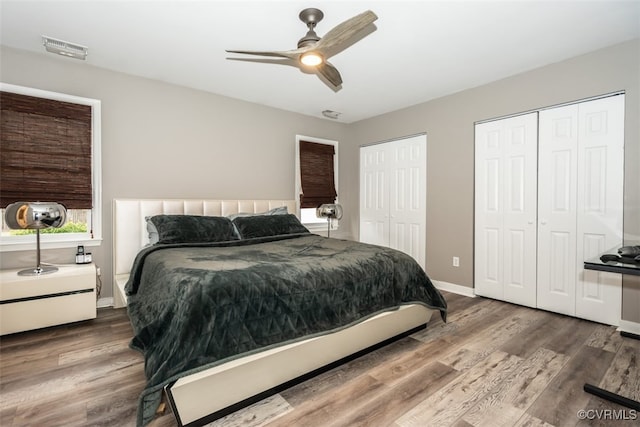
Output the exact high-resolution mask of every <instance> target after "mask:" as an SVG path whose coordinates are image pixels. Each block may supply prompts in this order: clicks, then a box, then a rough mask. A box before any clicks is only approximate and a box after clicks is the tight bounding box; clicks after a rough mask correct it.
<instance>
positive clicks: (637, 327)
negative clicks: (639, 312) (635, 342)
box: [618, 320, 640, 335]
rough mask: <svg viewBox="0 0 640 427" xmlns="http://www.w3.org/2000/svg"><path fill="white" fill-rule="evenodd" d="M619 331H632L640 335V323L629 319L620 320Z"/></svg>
mask: <svg viewBox="0 0 640 427" xmlns="http://www.w3.org/2000/svg"><path fill="white" fill-rule="evenodd" d="M618 331H622V332H630V333H632V334H636V335H640V323H636V322H631V321H629V320H620V326H618Z"/></svg>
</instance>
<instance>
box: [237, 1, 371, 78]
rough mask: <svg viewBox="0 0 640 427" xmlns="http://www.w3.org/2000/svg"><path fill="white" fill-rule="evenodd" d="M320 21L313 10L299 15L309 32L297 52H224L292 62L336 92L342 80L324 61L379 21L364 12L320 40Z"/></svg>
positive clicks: (317, 12) (329, 64)
mask: <svg viewBox="0 0 640 427" xmlns="http://www.w3.org/2000/svg"><path fill="white" fill-rule="evenodd" d="M323 17H324V14H323V13H322V11H321V10H319V9H315V8H307V9H304V10H303V11H302V12H300V15H299V18H300V20H301V21H302V22H304V23H305V24H306V25H307V28H309V31H307V34H306V35H305V36H304V37H302V38H301V39H300V40H298V48H297V49H293V50H286V51H250V50H227V51H226V52H229V53H241V54H245V55H258V56H271V57H279V58H287V59H289V60H293V61H295V62H296V63H297V64H298V65H299V66H301V67H302V68H303V69H304V70H312V71H315V72H316V73H317V74H318V75H319V76H321V77H324V79H325V80H326V81H327V82H328V83H329V84H330V86H332V87H333V89H334V90H338V89H339V88H340V87H341V86H342V77H341V76H340V73H339V72H338V70H337V69H336V67H334V66H333V65H331V63H329V61H327V59H329V57H331V56H333V55H335V54H337V53H338V52H341V51H342V50H344V49H345V48H346V47H348V46H350V45H352V44H354V43H356V42H357V41H359V40H360V39H361V38H362V37H361V34H360V33H361V31H362V30H364V29H365V28H366V27H367V26H368V25H370V24H372V23H373V22H374V21H375V20H376V19H378V17H377V16H376V14H375V13H373V12H372V11H370V10H367V11H366V12H363V13H361V14H359V15H356V16H354V17H353V18H350V19H347V20H346V21H344V22H343V23H341V24H338V25H337V26H335V27H334V28H332V29H331V30H330V31H329V32H328V33H327V34H325V36H324V37H322V38H320V37H318V35H317V34H316V32H315V31H314V29H315V27H316V24H317V23H318V22H320V21H321V20H322V18H323ZM367 35H368V33H367Z"/></svg>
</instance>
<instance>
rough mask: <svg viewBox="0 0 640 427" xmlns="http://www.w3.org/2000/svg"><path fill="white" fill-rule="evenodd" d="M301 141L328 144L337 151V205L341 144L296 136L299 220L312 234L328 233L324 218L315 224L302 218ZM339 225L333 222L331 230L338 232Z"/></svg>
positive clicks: (334, 176) (335, 221)
mask: <svg viewBox="0 0 640 427" xmlns="http://www.w3.org/2000/svg"><path fill="white" fill-rule="evenodd" d="M300 141H308V142H315V143H318V144H327V145H333V148H334V150H335V153H334V155H333V180H334V184H335V186H336V193H337V196H336V203H340V202H339V198H340V189H339V186H340V184H339V181H338V165H339V154H338V153H339V150H338V147H339V142H338V141H334V140H331V139H323V138H315V137H312V136H305V135H296V143H295V146H296V148H295V153H296V154H295V156H296V182H295V189H294V190H295V194H294V199H295V201H296V209H297V211H298V212H297V213H298V218H300V221H301V222H302V224H303V225H304V226H305V227H307V228H308V229H309V231H311V232H323V231H324V232H326V231H327V220H325V219H324V218H316V219H317V221H313V222H304V218H303V217H302V209H301V208H300V193H302V180H301V177H300ZM307 209H308V210H309V211H311V210H312V209H313V208H307ZM339 223H340V221H338V220H331V230H337V229H338V228H339Z"/></svg>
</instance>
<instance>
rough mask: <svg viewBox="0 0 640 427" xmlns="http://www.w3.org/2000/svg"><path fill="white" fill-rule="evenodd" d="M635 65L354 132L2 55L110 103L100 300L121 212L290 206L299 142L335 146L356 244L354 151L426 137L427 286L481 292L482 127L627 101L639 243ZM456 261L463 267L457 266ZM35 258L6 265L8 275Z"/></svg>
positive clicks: (21, 55)
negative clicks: (163, 206) (280, 201)
mask: <svg viewBox="0 0 640 427" xmlns="http://www.w3.org/2000/svg"><path fill="white" fill-rule="evenodd" d="M639 51H640V42H639V41H638V40H635V41H632V42H627V43H623V44H620V45H616V46H613V47H610V48H607V49H603V50H600V51H596V52H592V53H589V54H587V55H583V56H580V57H576V58H573V59H569V60H566V61H562V62H560V63H557V64H553V65H550V66H546V67H543V68H539V69H536V70H533V71H530V72H527V73H523V74H520V75H517V76H513V77H511V78H507V79H504V80H500V81H497V82H494V83H491V84H487V85H484V86H481V87H478V88H474V89H469V90H465V91H463V92H459V93H457V94H453V95H450V96H447V97H443V98H440V99H437V100H433V101H430V102H426V103H423V104H419V105H416V106H413V107H410V108H406V109H403V110H399V111H395V112H392V113H388V114H385V115H382V116H378V117H375V118H372V119H368V120H364V121H361V122H357V123H354V124H351V125H343V124H340V123H336V122H331V121H327V120H321V119H315V118H311V117H307V116H303V115H299V114H294V113H289V112H285V111H281V110H275V109H272V108H267V107H262V106H259V105H255V104H251V103H246V102H242V101H237V100H233V99H230V98H225V97H222V96H217V95H212V94H208V93H203V92H199V91H195V90H190V89H186V88H182V87H178V86H173V85H169V84H165V83H162V82H158V81H154V80H148V79H142V78H137V77H132V76H128V75H125V74H120V73H115V72H111V71H107V70H103V69H98V68H93V67H90V66H87V65H86V64H82V63H75V62H73V61H69V60H67V59H64V58H57V57H53V56H50V55H40V54H31V53H27V52H23V51H18V50H13V49H9V48H6V47H2V49H1V50H0V54H1V55H2V59H3V60H2V62H1V64H0V80H2V81H3V82H6V83H12V84H17V85H22V86H29V87H36V88H40V89H45V90H51V91H56V92H63V93H68V94H73V95H78V96H84V97H89V98H97V99H101V100H102V123H103V135H102V137H103V139H102V145H103V147H102V156H103V157H102V161H103V162H102V164H103V216H104V225H103V227H104V232H103V234H104V236H103V237H104V243H103V245H102V246H101V248H99V249H94V250H93V253H94V259H95V260H96V263H97V264H98V265H101V266H102V267H103V271H104V274H105V277H104V282H105V287H106V289H105V290H103V294H102V295H103V296H109V295H111V289H110V286H111V273H110V270H111V201H112V200H113V199H114V198H120V197H134V198H135V197H139V198H152V197H162V198H171V197H177V198H182V197H185V198H189V197H194V198H199V197H203V198H291V197H293V186H294V137H295V135H296V134H303V135H307V136H314V137H319V138H326V139H333V140H338V141H340V169H339V177H340V183H339V187H340V200H341V203H343V205H344V206H345V218H344V220H343V221H342V223H341V229H340V232H339V233H336V236H339V237H347V238H357V237H358V200H359V176H358V167H357V165H358V163H359V151H358V150H359V146H360V145H362V144H367V143H371V142H376V141H382V140H387V139H393V138H397V137H400V136H405V135H411V134H416V133H421V132H426V134H427V144H428V154H427V159H428V160H427V162H428V165H427V180H428V184H427V264H426V265H427V272H428V273H429V275H430V276H431V277H432V278H433V279H435V280H441V281H445V282H449V283H453V284H457V285H462V286H467V287H472V286H473V124H474V122H476V121H478V120H484V119H488V118H493V117H499V116H503V115H508V114H512V113H517V112H522V111H527V110H532V109H537V108H541V107H546V106H550V105H554V104H558V103H564V102H567V101H573V100H579V99H583V98H586V97H591V96H595V95H600V94H605V93H609V92H613V91H618V90H625V91H626V129H625V139H626V150H625V162H626V165H625V212H624V214H625V238H627V239H628V240H632V239H636V240H637V239H639V238H640V168H639V167H638V165H640V142H639V137H640V135H639V133H640V132H639V129H638V127H639V126H638V125H639V121H638V116H639V95H638V92H639V77H638V76H640V69H639V64H640V58H639ZM42 70H46V73H44V72H43V71H42ZM469 72H473V70H471V69H470V70H469ZM47 252H48V253H47V254H45V256H46V257H48V258H45V260H49V261H52V262H72V261H73V253H74V251H73V250H71V249H69V250H59V251H47ZM453 256H459V257H460V267H458V268H455V267H452V266H451V258H452V257H453ZM32 258H33V254H30V253H28V252H19V253H12V254H7V253H4V254H2V261H1V263H0V266H2V267H3V268H7V267H9V266H18V265H19V266H25V265H30V263H31V259H32ZM623 319H625V320H629V321H634V322H640V281H639V280H637V279H635V280H633V281H632V279H631V278H630V277H628V276H625V278H624V287H623Z"/></svg>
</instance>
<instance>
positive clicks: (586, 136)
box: [537, 95, 624, 325]
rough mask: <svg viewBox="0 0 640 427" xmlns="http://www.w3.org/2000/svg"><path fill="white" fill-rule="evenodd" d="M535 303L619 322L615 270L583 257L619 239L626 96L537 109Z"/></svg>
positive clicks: (616, 243) (618, 277)
mask: <svg viewBox="0 0 640 427" xmlns="http://www.w3.org/2000/svg"><path fill="white" fill-rule="evenodd" d="M539 133H540V134H539V169H540V173H539V176H538V187H539V190H538V191H539V198H538V221H539V225H538V291H537V300H538V307H540V308H543V309H546V310H551V311H554V312H558V313H564V314H569V315H573V316H577V317H580V318H584V319H590V320H595V321H598V322H603V323H608V324H615V325H617V324H618V323H619V321H620V310H621V307H620V304H621V298H622V295H621V294H622V287H621V281H622V277H621V275H620V274H615V273H605V272H598V271H591V270H584V268H583V267H584V264H583V263H584V261H585V260H586V259H589V258H592V257H595V256H597V255H598V254H600V253H602V252H604V251H606V250H608V249H611V248H615V247H619V246H621V245H622V230H623V227H622V211H623V182H624V177H623V164H624V96H623V95H618V96H611V97H607V98H602V99H597V100H593V101H586V102H581V103H579V104H573V105H567V106H563V107H557V108H551V109H548V110H543V111H541V112H540V123H539Z"/></svg>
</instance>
